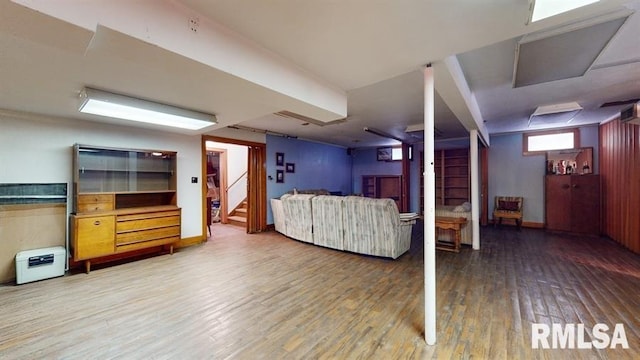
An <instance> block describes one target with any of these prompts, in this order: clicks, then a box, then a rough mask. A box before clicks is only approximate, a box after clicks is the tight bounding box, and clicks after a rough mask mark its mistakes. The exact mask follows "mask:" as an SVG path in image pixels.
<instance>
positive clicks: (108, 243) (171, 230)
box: [71, 205, 181, 273]
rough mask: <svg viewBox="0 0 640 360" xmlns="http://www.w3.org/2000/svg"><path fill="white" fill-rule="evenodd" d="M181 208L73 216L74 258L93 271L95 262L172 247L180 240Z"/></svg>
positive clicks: (142, 209) (118, 211)
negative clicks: (157, 248)
mask: <svg viewBox="0 0 640 360" xmlns="http://www.w3.org/2000/svg"><path fill="white" fill-rule="evenodd" d="M180 213H181V209H180V208H178V207H176V206H171V205H167V206H151V207H140V208H132V209H120V210H113V211H99V212H95V213H89V214H82V215H72V216H71V219H72V220H71V221H72V225H73V227H72V229H71V231H72V245H73V258H74V260H76V261H84V263H85V270H86V272H87V273H88V272H89V271H90V270H91V259H94V258H99V257H104V256H109V255H114V254H119V253H124V252H129V251H134V250H139V249H144V248H149V247H155V246H161V245H169V247H170V252H171V253H173V243H175V242H177V241H179V240H180V222H181V220H180V219H181V216H180V215H181V214H180Z"/></svg>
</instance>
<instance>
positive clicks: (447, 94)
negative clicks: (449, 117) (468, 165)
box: [433, 55, 489, 146]
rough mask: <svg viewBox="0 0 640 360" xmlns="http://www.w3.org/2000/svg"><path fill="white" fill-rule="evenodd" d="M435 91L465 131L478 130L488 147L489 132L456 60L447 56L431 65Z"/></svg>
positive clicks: (453, 56)
mask: <svg viewBox="0 0 640 360" xmlns="http://www.w3.org/2000/svg"><path fill="white" fill-rule="evenodd" d="M433 68H434V73H435V74H434V75H435V84H436V91H437V92H438V94H440V97H441V98H442V100H444V102H445V103H446V104H447V106H449V108H450V109H451V111H452V112H453V114H454V115H455V116H456V117H457V118H458V121H460V123H461V124H462V126H464V128H465V129H467V131H469V132H471V130H478V135H479V136H480V140H481V141H482V142H483V143H484V144H485V145H486V146H489V132H488V131H487V127H486V126H485V124H484V119H483V118H482V114H481V113H480V107H479V106H478V102H477V101H476V97H475V95H474V94H473V93H472V92H471V89H470V88H469V85H468V84H467V80H466V79H465V77H464V73H463V72H462V68H461V67H460V63H459V62H458V58H457V57H456V56H455V55H452V56H449V57H447V58H445V59H444V60H442V61H438V62H437V63H434V64H433Z"/></svg>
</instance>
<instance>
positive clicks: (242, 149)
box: [202, 135, 266, 236]
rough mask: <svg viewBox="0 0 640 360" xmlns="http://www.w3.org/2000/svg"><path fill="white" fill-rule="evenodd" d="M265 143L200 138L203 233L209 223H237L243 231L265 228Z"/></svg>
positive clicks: (208, 229)
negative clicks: (203, 179)
mask: <svg viewBox="0 0 640 360" xmlns="http://www.w3.org/2000/svg"><path fill="white" fill-rule="evenodd" d="M265 152H266V145H265V144H260V143H253V142H247V141H242V140H235V139H227V138H219V137H215V136H208V135H204V136H203V137H202V159H203V167H202V170H203V178H205V179H206V181H204V182H203V183H204V184H203V187H204V188H203V194H204V196H203V210H204V211H203V214H204V213H206V214H207V216H206V217H203V218H204V221H203V233H206V234H207V235H208V236H212V234H211V224H213V223H216V222H219V223H221V224H229V225H230V226H240V227H243V228H245V229H246V232H247V233H255V232H260V231H263V230H266V166H265Z"/></svg>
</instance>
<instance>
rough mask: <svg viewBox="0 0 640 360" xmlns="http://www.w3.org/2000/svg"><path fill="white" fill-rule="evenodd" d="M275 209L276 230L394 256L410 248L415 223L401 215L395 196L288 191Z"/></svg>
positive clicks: (332, 245) (326, 244) (343, 247)
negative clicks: (365, 196) (386, 197)
mask: <svg viewBox="0 0 640 360" xmlns="http://www.w3.org/2000/svg"><path fill="white" fill-rule="evenodd" d="M271 209H272V213H273V219H274V224H275V227H276V231H278V232H280V233H282V234H284V235H286V236H288V237H291V238H293V239H296V240H300V241H304V242H311V243H313V244H315V245H319V246H324V247H329V248H333V249H337V250H346V251H351V252H355V253H359V254H367V255H375V256H382V257H390V258H393V259H396V258H398V257H399V256H400V255H402V254H404V253H405V252H407V251H408V250H409V247H410V245H411V229H412V225H413V224H414V223H415V220H401V219H400V213H399V212H398V208H397V206H396V203H395V201H393V200H392V199H371V198H364V197H360V196H345V197H342V196H332V195H317V196H316V195H308V194H296V195H290V194H285V195H283V196H282V197H281V198H280V199H271ZM283 217H284V218H283Z"/></svg>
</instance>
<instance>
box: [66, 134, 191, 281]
mask: <svg viewBox="0 0 640 360" xmlns="http://www.w3.org/2000/svg"><path fill="white" fill-rule="evenodd" d="M74 149H75V152H74V204H73V206H74V211H73V213H72V215H71V218H70V228H71V246H72V253H73V260H74V261H84V264H85V270H86V272H87V273H88V272H89V271H90V270H91V261H92V260H93V259H97V258H101V257H106V256H111V255H117V254H123V253H127V252H132V251H136V250H141V249H146V248H152V247H158V248H159V249H162V248H165V247H166V246H168V247H169V252H170V253H173V244H174V243H175V242H177V241H179V240H180V233H181V209H180V208H179V207H178V206H177V205H176V195H177V194H176V175H175V168H176V153H175V152H170V151H157V150H133V149H115V148H104V147H96V146H87V145H75V147H74Z"/></svg>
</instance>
